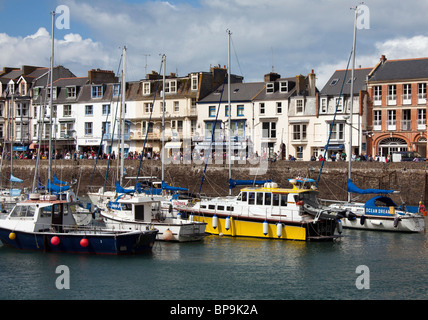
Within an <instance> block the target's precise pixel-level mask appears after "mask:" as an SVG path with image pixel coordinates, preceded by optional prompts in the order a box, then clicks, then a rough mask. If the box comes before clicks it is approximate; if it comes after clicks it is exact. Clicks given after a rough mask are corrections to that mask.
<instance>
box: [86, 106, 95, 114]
mask: <svg viewBox="0 0 428 320" xmlns="http://www.w3.org/2000/svg"><path fill="white" fill-rule="evenodd" d="M93 115H94V106H92V105H88V106H85V116H93Z"/></svg>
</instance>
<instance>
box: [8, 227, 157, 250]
mask: <svg viewBox="0 0 428 320" xmlns="http://www.w3.org/2000/svg"><path fill="white" fill-rule="evenodd" d="M11 233H14V235H15V236H14V237H13V236H12V237H11V236H10V234H11ZM156 233H157V232H156V231H147V232H127V233H107V234H106V233H101V234H100V233H97V234H90V233H89V232H87V233H85V232H82V233H80V232H79V233H72V232H69V233H49V232H22V231H16V230H10V229H5V228H0V240H1V241H2V242H3V244H4V245H6V246H9V247H13V248H16V249H21V250H35V251H44V252H61V253H79V254H105V255H125V254H137V253H143V252H149V251H151V250H152V247H153V244H154V241H155V238H156ZM54 237H58V238H59V243H58V244H53V243H55V242H54V241H52V238H54ZM11 238H12V239H11ZM82 239H87V245H86V246H82V243H81V240H82Z"/></svg>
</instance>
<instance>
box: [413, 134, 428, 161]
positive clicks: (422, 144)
mask: <svg viewBox="0 0 428 320" xmlns="http://www.w3.org/2000/svg"><path fill="white" fill-rule="evenodd" d="M415 145H416V151H417V152H418V153H419V154H420V155H421V156H422V157H424V158H425V157H426V156H427V139H426V138H425V137H419V139H418V141H417V142H416V143H415Z"/></svg>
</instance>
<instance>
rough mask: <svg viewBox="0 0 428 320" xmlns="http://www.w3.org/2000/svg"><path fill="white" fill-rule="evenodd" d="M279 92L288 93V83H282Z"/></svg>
mask: <svg viewBox="0 0 428 320" xmlns="http://www.w3.org/2000/svg"><path fill="white" fill-rule="evenodd" d="M279 92H282V93H285V92H288V81H281V82H280V83H279Z"/></svg>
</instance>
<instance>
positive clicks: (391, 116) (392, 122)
mask: <svg viewBox="0 0 428 320" xmlns="http://www.w3.org/2000/svg"><path fill="white" fill-rule="evenodd" d="M396 129H397V127H396V111H395V110H388V130H396Z"/></svg>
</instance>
